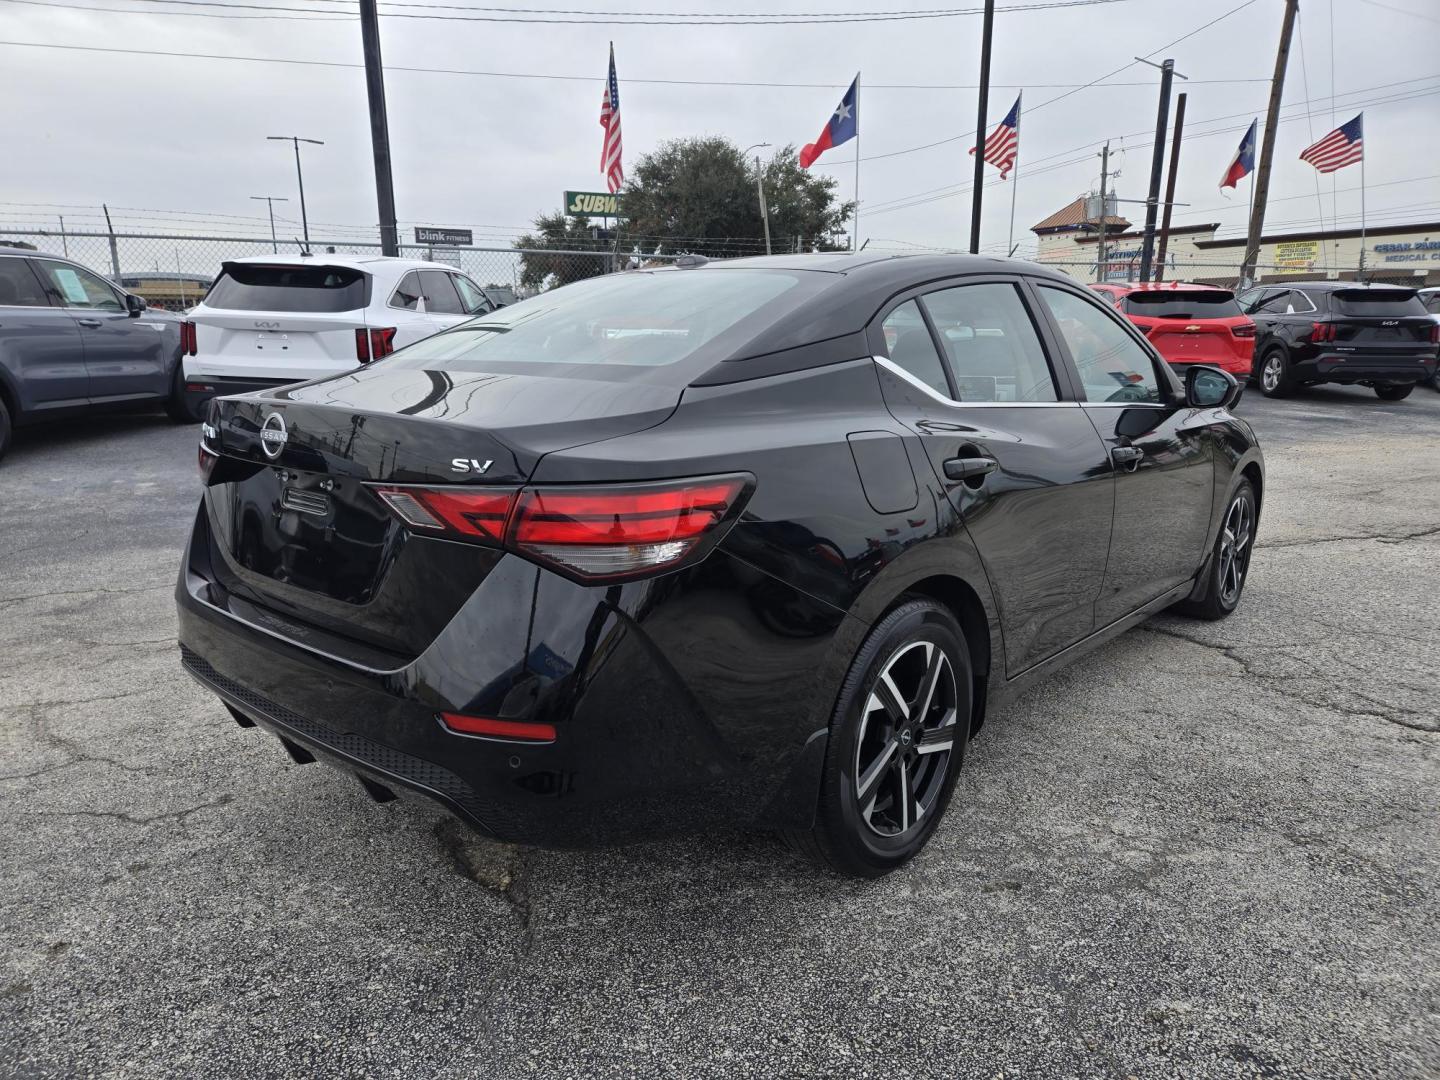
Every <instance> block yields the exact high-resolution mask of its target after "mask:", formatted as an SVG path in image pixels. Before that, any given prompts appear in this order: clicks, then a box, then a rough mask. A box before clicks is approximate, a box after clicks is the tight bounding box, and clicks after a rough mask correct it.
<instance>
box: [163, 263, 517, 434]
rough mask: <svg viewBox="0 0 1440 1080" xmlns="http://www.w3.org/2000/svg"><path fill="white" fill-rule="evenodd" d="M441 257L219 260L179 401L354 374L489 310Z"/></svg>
mask: <svg viewBox="0 0 1440 1080" xmlns="http://www.w3.org/2000/svg"><path fill="white" fill-rule="evenodd" d="M496 306H497V305H496V304H495V302H494V301H493V300H491V299H489V298H488V297H486V295H485V294H484V292H483V291H482V290H481V289H480V287H479V286H478V285H476V284H475V282H473V281H472V280H471V279H470V278H469V277H467V276H466V275H465V274H463V273H461V272H460V271H459V270H456V269H455V268H454V267H452V266H446V265H444V264H443V263H434V262H424V261H422V260H418V259H397V258H387V257H383V256H374V257H369V256H357V257H349V256H336V255H266V256H258V257H253V258H245V259H236V260H234V261H232V262H227V263H224V264H223V265H222V267H221V270H220V275H219V276H218V277H217V278H216V279H215V284H214V285H212V286H211V287H210V291H209V292H208V293H206V294H205V299H204V300H202V301H201V302H200V303H199V304H198V305H196V306H195V307H194V308H192V309H191V310H190V312H189V315H188V320H187V324H186V329H185V334H184V346H185V404H186V407H187V408H188V409H189V411H190V413H191V415H193V416H194V417H195V418H196V419H198V418H199V417H200V415H201V414H202V413H203V412H204V409H205V402H207V401H208V400H209V399H210V398H212V397H215V396H216V395H222V394H238V393H245V392H248V391H252V390H269V389H273V388H274V387H277V386H285V385H287V384H289V383H295V382H302V381H304V380H306V379H314V378H319V377H321V376H325V375H333V374H336V373H337V372H346V371H353V370H355V368H357V367H358V366H360V365H362V364H368V363H370V362H371V361H374V360H379V359H380V358H382V357H384V356H388V355H389V354H390V353H392V352H393V351H395V350H396V349H399V348H402V347H404V346H406V345H409V344H411V343H413V342H416V341H419V340H420V339H421V338H424V337H429V336H430V335H431V334H434V333H436V332H438V331H440V330H446V329H449V328H450V327H452V326H456V325H458V324H460V323H462V322H465V321H466V320H467V319H471V318H474V317H475V316H476V315H483V314H484V313H486V312H488V311H493V310H495V308H496Z"/></svg>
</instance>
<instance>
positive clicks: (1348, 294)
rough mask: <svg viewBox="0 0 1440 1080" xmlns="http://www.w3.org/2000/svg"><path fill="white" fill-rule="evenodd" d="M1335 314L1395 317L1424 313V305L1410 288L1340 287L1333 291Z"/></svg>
mask: <svg viewBox="0 0 1440 1080" xmlns="http://www.w3.org/2000/svg"><path fill="white" fill-rule="evenodd" d="M1335 314H1336V315H1360V316H1366V315H1369V316H1383V317H1385V318H1390V319H1396V318H1402V317H1404V316H1406V315H1424V314H1425V305H1424V304H1422V303H1421V302H1420V297H1419V295H1418V294H1417V293H1415V292H1413V291H1412V290H1410V289H1388V290H1386V289H1341V290H1340V291H1339V292H1337V293H1335Z"/></svg>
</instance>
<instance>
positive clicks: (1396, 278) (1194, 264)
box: [1037, 259, 1425, 289]
mask: <svg viewBox="0 0 1440 1080" xmlns="http://www.w3.org/2000/svg"><path fill="white" fill-rule="evenodd" d="M1037 261H1038V262H1039V263H1040V265H1042V266H1047V267H1049V268H1051V269H1052V270H1059V271H1060V272H1061V273H1064V274H1068V275H1069V276H1070V277H1072V278H1074V279H1075V280H1076V281H1079V282H1083V283H1087V284H1088V283H1090V282H1097V281H1101V280H1104V281H1115V282H1122V281H1139V280H1140V260H1139V259H1135V260H1133V261H1130V260H1125V261H1116V260H1107V262H1106V266H1105V273H1104V275H1103V277H1102V275H1101V273H1100V267H1099V264H1098V263H1096V262H1095V261H1094V260H1093V259H1092V260H1088V261H1069V260H1058V261H1057V260H1052V259H1040V260H1037ZM1362 279H1363V280H1364V281H1367V282H1372V283H1375V284H1385V285H1407V286H1410V287H1412V288H1419V287H1421V286H1422V285H1424V284H1425V279H1424V277H1423V276H1422V275H1417V274H1416V273H1414V272H1413V271H1410V270H1396V269H1375V268H1371V267H1367V268H1366V269H1365V270H1364V272H1363V274H1362V272H1361V270H1360V268H1359V267H1358V266H1341V267H1330V268H1329V269H1320V268H1316V269H1314V270H1306V269H1303V268H1297V267H1295V266H1292V265H1274V264H1267V263H1257V264H1256V265H1255V266H1254V267H1253V269H1252V272H1251V274H1250V282H1249V283H1250V284H1252V285H1275V284H1285V283H1294V282H1298V281H1325V280H1333V281H1360V280H1362ZM1162 280H1164V281H1176V282H1192V283H1194V284H1199V285H1217V286H1219V287H1221V288H1225V289H1236V288H1239V287H1240V286H1241V284H1242V282H1241V280H1240V264H1239V261H1238V259H1237V260H1224V261H1221V260H1209V259H1173V260H1166V264H1165V267H1164V276H1163V279H1162Z"/></svg>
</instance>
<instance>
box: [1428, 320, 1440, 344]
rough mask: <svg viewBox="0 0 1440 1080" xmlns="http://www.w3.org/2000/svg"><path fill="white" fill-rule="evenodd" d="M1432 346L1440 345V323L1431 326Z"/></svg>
mask: <svg viewBox="0 0 1440 1080" xmlns="http://www.w3.org/2000/svg"><path fill="white" fill-rule="evenodd" d="M1430 344H1431V345H1440V322H1437V323H1431V324H1430Z"/></svg>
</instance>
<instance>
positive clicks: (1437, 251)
mask: <svg viewBox="0 0 1440 1080" xmlns="http://www.w3.org/2000/svg"><path fill="white" fill-rule="evenodd" d="M1375 254H1377V255H1379V256H1380V261H1381V262H1387V263H1403V262H1440V240H1417V241H1415V242H1414V243H1403V244H1376V245H1375Z"/></svg>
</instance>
